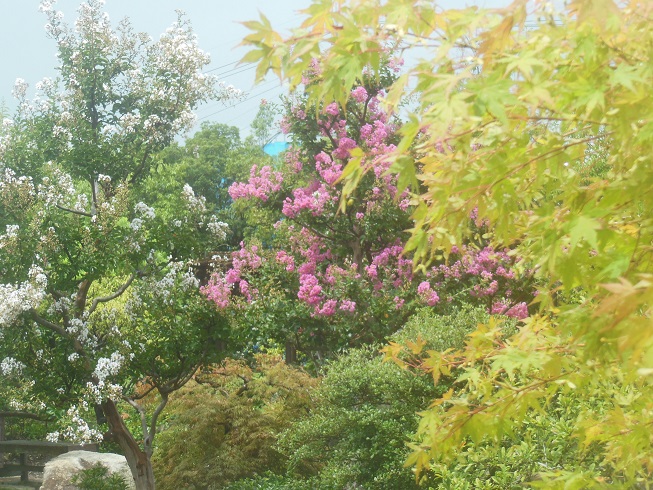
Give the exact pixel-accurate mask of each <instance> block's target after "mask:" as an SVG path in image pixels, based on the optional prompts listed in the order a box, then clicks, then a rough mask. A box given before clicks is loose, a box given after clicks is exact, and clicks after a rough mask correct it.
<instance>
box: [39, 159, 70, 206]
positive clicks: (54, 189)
mask: <svg viewBox="0 0 653 490" xmlns="http://www.w3.org/2000/svg"><path fill="white" fill-rule="evenodd" d="M47 167H48V168H49V170H50V172H51V173H52V176H51V177H49V176H45V177H43V180H42V183H41V184H39V185H38V187H37V190H38V194H39V197H40V198H41V199H43V201H44V203H45V206H46V207H51V206H56V205H57V204H59V205H62V204H63V205H67V204H68V202H69V201H71V200H73V199H75V200H77V199H76V196H77V192H76V191H75V185H74V184H73V179H72V177H71V176H70V175H69V174H67V173H65V172H63V171H62V170H61V169H59V168H57V167H55V166H54V164H53V163H52V162H48V163H47ZM73 205H74V204H73Z"/></svg>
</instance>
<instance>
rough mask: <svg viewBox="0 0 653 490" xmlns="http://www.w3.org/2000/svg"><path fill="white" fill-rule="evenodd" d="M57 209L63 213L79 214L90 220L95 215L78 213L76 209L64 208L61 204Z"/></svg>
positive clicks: (57, 205) (83, 212) (84, 212)
mask: <svg viewBox="0 0 653 490" xmlns="http://www.w3.org/2000/svg"><path fill="white" fill-rule="evenodd" d="M56 207H57V208H59V209H61V210H62V211H66V212H68V213H73V214H78V215H80V216H87V217H89V218H92V217H93V215H92V214H91V213H87V212H86V211H78V210H76V209H70V208H66V207H64V206H60V205H59V204H56Z"/></svg>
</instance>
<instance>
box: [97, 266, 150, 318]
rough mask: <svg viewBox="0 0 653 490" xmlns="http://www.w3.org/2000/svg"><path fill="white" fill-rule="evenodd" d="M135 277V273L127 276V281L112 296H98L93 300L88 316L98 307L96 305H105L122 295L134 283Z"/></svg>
mask: <svg viewBox="0 0 653 490" xmlns="http://www.w3.org/2000/svg"><path fill="white" fill-rule="evenodd" d="M137 275H138V274H137V273H136V272H135V273H133V274H132V275H131V276H129V279H127V282H125V284H123V285H122V286H120V287H119V288H118V289H117V290H116V291H115V292H114V293H112V294H110V295H108V296H99V297H97V298H95V299H94V300H93V303H92V304H91V307H90V308H89V309H88V314H89V315H91V313H93V312H94V311H95V310H96V308H97V307H98V305H99V304H100V303H106V302H108V301H111V300H114V299H116V298H117V297H118V296H120V295H121V294H122V293H124V292H125V291H126V290H127V288H128V287H129V286H130V285H131V283H132V282H134V279H136V277H137Z"/></svg>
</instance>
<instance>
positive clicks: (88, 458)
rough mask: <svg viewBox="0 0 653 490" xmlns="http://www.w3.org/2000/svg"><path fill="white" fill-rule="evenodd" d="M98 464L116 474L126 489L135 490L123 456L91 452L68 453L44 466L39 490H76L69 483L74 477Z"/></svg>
mask: <svg viewBox="0 0 653 490" xmlns="http://www.w3.org/2000/svg"><path fill="white" fill-rule="evenodd" d="M98 463H100V464H101V465H102V466H104V467H106V468H107V469H108V470H109V472H108V474H113V473H118V474H119V475H120V476H122V477H123V479H124V480H125V482H126V483H127V488H129V489H135V488H136V485H134V479H133V478H132V474H131V471H130V470H129V465H128V464H127V460H126V459H125V457H124V456H121V455H119V454H112V453H94V452H91V451H70V452H68V453H64V454H61V455H60V456H57V457H56V458H53V459H51V460H50V461H48V462H47V463H46V464H45V470H44V471H43V484H42V485H41V490H77V487H76V486H75V485H73V484H72V483H71V479H72V478H73V476H74V475H76V474H77V473H79V472H80V471H81V470H86V469H88V468H91V467H93V466H95V465H97V464H98Z"/></svg>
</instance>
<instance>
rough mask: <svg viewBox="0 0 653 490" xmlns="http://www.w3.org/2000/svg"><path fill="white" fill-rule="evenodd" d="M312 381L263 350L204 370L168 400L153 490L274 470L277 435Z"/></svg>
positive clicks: (307, 396)
mask: <svg viewBox="0 0 653 490" xmlns="http://www.w3.org/2000/svg"><path fill="white" fill-rule="evenodd" d="M316 383H317V380H316V379H314V378H311V377H310V376H309V375H308V374H306V373H304V372H303V371H301V370H299V369H296V368H293V367H290V366H288V365H286V364H285V363H283V361H282V360H281V358H280V357H276V356H270V355H258V356H256V358H255V363H254V365H253V366H249V365H247V364H246V363H245V362H244V361H236V360H227V361H225V362H224V363H223V364H222V365H221V366H217V367H214V368H212V369H207V370H205V371H204V372H203V373H202V374H200V375H199V376H197V377H196V380H195V381H191V382H190V383H189V384H188V386H186V387H184V388H183V389H182V390H180V392H179V393H178V394H176V396H175V397H174V398H173V399H172V401H171V404H170V407H169V415H168V417H167V419H166V420H165V421H164V422H163V430H162V432H161V433H160V434H159V436H158V439H157V441H158V447H157V452H156V453H155V456H154V470H155V475H156V477H157V484H158V488H160V489H162V490H166V489H169V490H178V489H180V488H184V489H192V488H197V489H219V488H224V487H225V486H226V485H228V484H229V483H230V482H232V481H234V480H236V479H239V478H245V477H250V476H253V475H256V474H260V473H264V472H266V471H271V472H273V473H275V472H276V473H279V472H282V471H283V470H284V469H285V464H286V458H285V457H284V456H283V455H282V454H280V453H279V452H278V451H277V450H276V449H275V447H274V445H275V443H276V440H277V434H278V433H279V432H280V431H282V430H283V429H285V428H287V427H289V426H290V424H291V422H292V421H293V420H295V419H296V418H298V417H300V416H301V415H303V414H305V413H307V411H308V410H309V408H310V407H311V405H312V400H311V390H312V388H313V387H314V386H315V384H316Z"/></svg>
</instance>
